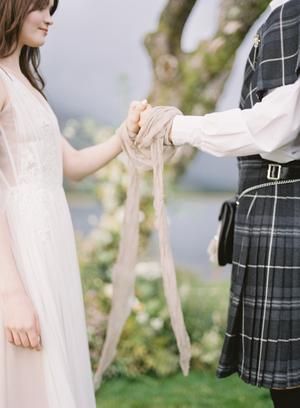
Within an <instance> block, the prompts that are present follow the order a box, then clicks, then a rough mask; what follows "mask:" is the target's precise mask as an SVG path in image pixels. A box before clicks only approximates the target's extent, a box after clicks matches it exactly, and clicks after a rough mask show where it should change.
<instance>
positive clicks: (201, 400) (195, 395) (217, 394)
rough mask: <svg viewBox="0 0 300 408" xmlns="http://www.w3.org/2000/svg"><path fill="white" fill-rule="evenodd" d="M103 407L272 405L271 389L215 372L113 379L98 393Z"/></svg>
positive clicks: (260, 407)
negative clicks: (225, 376)
mask: <svg viewBox="0 0 300 408" xmlns="http://www.w3.org/2000/svg"><path fill="white" fill-rule="evenodd" d="M97 404H98V405H97V406H98V407H101V408H272V406H273V405H272V403H271V400H270V397H269V391H268V390H266V389H261V388H257V387H254V386H250V385H247V384H245V383H244V382H243V381H242V380H240V379H239V378H238V377H237V375H233V376H231V377H228V378H226V379H221V380H220V379H217V378H216V377H215V376H214V374H208V373H195V372H194V373H191V374H190V375H189V376H188V377H183V376H182V375H181V374H178V375H176V376H174V377H168V378H164V379H157V378H151V377H141V378H139V379H137V380H129V379H113V380H110V381H107V382H105V383H103V384H102V387H101V389H100V391H99V392H98V394H97Z"/></svg>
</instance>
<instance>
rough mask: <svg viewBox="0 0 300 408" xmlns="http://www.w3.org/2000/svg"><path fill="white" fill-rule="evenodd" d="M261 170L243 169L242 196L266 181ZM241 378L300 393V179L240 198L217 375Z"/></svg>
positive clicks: (244, 165)
mask: <svg viewBox="0 0 300 408" xmlns="http://www.w3.org/2000/svg"><path fill="white" fill-rule="evenodd" d="M261 163H262V162H261V161H260V160H257V161H255V160H243V161H241V162H240V164H239V166H240V186H239V193H241V192H242V191H245V189H247V188H248V187H249V186H251V185H252V186H256V185H259V184H262V183H265V182H266V180H265V168H262V165H261ZM297 165H298V166H299V174H300V164H297ZM235 372H237V373H238V374H239V375H240V377H241V378H242V379H243V380H244V381H245V382H247V383H249V384H252V385H256V386H259V387H260V386H262V387H266V388H287V387H294V386H300V180H298V181H289V182H283V183H282V182H274V183H271V184H270V185H267V186H266V185H265V186H257V187H253V189H251V190H250V191H246V192H245V193H242V196H241V197H240V198H239V205H238V208H237V212H236V220H235V232H234V250H233V264H232V273H231V285H230V299H229V307H228V319H227V327H226V333H225V337H224V343H223V348H222V352H221V356H220V361H219V365H218V368H217V376H218V377H220V378H222V377H227V376H228V375H231V374H233V373H235Z"/></svg>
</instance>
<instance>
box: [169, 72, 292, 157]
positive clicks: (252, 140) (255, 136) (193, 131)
mask: <svg viewBox="0 0 300 408" xmlns="http://www.w3.org/2000/svg"><path fill="white" fill-rule="evenodd" d="M299 112H300V79H298V80H297V81H296V82H295V83H293V84H290V85H286V86H281V87H278V88H276V89H274V90H273V91H272V92H270V93H269V94H268V95H266V96H265V97H264V98H263V99H262V101H261V102H258V103H256V104H255V105H254V107H253V108H252V109H244V110H242V109H231V110H228V111H224V112H217V113H210V114H207V115H204V116H176V117H175V119H174V122H173V126H172V134H171V137H172V140H173V143H174V144H175V145H182V144H185V143H188V144H191V145H192V146H194V147H196V148H198V149H201V150H203V151H205V152H207V153H210V154H212V155H214V156H247V155H253V154H268V153H271V152H274V151H276V150H277V149H279V148H281V147H282V146H285V145H287V144H289V143H291V142H292V141H294V140H295V139H296V138H297V136H298V134H299V130H300V115H299Z"/></svg>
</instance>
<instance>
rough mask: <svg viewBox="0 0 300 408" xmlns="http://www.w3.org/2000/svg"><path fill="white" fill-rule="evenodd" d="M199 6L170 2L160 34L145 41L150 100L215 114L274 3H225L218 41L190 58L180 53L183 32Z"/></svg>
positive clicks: (240, 0)
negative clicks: (252, 34)
mask: <svg viewBox="0 0 300 408" xmlns="http://www.w3.org/2000/svg"><path fill="white" fill-rule="evenodd" d="M198 1H201V0H198ZM202 1H209V0H202ZM196 3H197V0H169V1H168V3H167V5H166V7H165V9H164V10H163V11H162V14H161V17H160V20H159V25H158V28H157V31H156V32H154V33H151V34H148V35H147V36H146V38H145V45H146V48H147V50H148V52H149V55H150V57H151V60H152V65H153V76H154V77H153V87H152V90H151V92H150V95H149V100H150V101H151V102H152V103H153V104H154V105H169V104H170V105H175V106H177V107H178V108H180V109H181V110H182V111H183V112H184V113H185V114H195V115H201V114H203V113H206V112H208V111H212V110H213V109H214V107H215V105H216V102H217V100H218V98H219V96H220V94H221V92H222V90H223V86H224V83H225V81H226V78H227V76H228V74H229V72H230V70H231V67H232V63H233V60H234V56H235V52H236V50H237V48H238V47H239V45H240V43H241V42H242V40H243V38H244V37H245V35H246V34H247V32H248V30H249V28H250V27H251V25H252V24H253V22H254V21H255V20H256V19H257V17H258V16H259V15H260V14H261V13H262V12H263V11H264V10H265V8H266V7H267V5H268V3H269V1H268V0H221V6H220V7H221V10H220V18H219V24H218V29H217V33H216V35H215V36H214V37H213V38H212V39H210V40H208V41H203V42H201V43H200V44H199V45H198V47H197V49H196V50H195V51H194V52H191V53H185V52H184V51H183V50H182V48H181V39H182V34H183V29H184V27H185V25H186V22H187V20H188V18H189V16H190V15H191V13H192V11H193V8H194V6H195V4H196Z"/></svg>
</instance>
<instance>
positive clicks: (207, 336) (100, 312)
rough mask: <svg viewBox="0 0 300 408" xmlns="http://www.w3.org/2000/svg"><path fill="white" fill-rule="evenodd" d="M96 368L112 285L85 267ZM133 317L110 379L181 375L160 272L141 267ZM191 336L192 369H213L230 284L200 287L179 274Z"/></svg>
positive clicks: (152, 267) (154, 267) (149, 265)
mask: <svg viewBox="0 0 300 408" xmlns="http://www.w3.org/2000/svg"><path fill="white" fill-rule="evenodd" d="M82 273H83V275H82V277H83V282H84V288H85V291H84V292H85V303H86V311H87V322H88V327H89V341H90V350H91V357H92V365H93V367H94V368H96V364H97V362H98V359H99V351H100V350H101V347H102V344H103V340H104V333H105V328H106V322H107V313H108V311H109V308H110V302H111V296H112V285H111V283H108V282H104V281H103V280H102V279H101V278H99V274H98V273H97V271H94V272H93V273H92V271H91V270H90V268H87V269H86V268H85V267H84V265H82ZM135 273H136V274H137V284H136V292H135V298H134V299H132V314H131V316H130V317H129V319H128V321H127V323H126V325H125V328H124V331H123V333H122V337H121V340H120V344H119V347H118V353H117V357H116V360H115V362H114V364H113V365H112V367H111V368H110V369H109V371H108V374H107V375H108V376H115V375H123V376H126V377H137V376H139V375H141V374H148V375H149V374H150V375H156V376H167V375H170V374H174V373H176V372H177V371H178V369H179V368H178V352H177V347H176V343H175V339H174V335H173V332H172V329H171V326H170V321H169V314H168V310H167V307H166V302H165V298H164V294H163V289H162V281H161V271H160V266H159V265H158V264H156V263H153V262H145V263H139V264H138V265H137V268H136V271H135ZM178 285H179V292H180V295H181V300H182V305H183V312H184V316H185V321H186V325H187V330H188V332H189V334H190V337H191V340H192V344H193V345H192V364H191V365H192V368H194V369H208V370H210V369H212V368H214V367H215V365H216V363H217V360H218V357H219V354H220V349H221V346H222V342H223V331H224V327H225V320H226V306H227V298H228V293H227V292H228V285H227V283H218V284H217V283H202V282H200V280H199V279H198V278H197V277H195V276H194V275H191V274H189V273H187V272H181V273H179V274H178Z"/></svg>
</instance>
